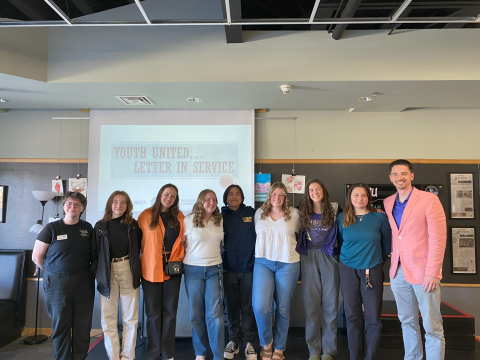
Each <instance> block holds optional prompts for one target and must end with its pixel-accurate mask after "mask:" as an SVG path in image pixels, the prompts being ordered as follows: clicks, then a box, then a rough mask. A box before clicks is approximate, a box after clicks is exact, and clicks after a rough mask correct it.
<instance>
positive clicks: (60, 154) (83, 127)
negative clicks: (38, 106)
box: [0, 110, 90, 159]
mask: <svg viewBox="0 0 480 360" xmlns="http://www.w3.org/2000/svg"><path fill="white" fill-rule="evenodd" d="M62 116H64V117H88V116H89V114H88V113H86V114H85V113H80V112H79V111H78V110H10V111H9V112H7V113H0V158H67V159H69V158H73V159H76V158H87V157H88V128H89V122H90V121H89V120H52V117H62ZM80 131H81V133H80ZM60 134H63V136H60Z"/></svg>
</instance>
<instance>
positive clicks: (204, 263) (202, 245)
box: [184, 189, 225, 360]
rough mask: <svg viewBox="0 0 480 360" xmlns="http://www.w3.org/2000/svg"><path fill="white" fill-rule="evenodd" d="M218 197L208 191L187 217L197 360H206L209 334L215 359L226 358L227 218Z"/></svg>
mask: <svg viewBox="0 0 480 360" xmlns="http://www.w3.org/2000/svg"><path fill="white" fill-rule="evenodd" d="M217 204H218V201H217V196H216V195H215V193H214V192H213V191H212V190H209V189H205V190H203V191H201V192H200V194H199V195H198V198H197V201H196V203H195V205H194V206H193V211H192V213H191V214H189V215H188V216H186V217H185V220H184V224H185V237H184V245H185V259H184V264H185V289H186V291H187V297H188V305H189V310H190V320H191V322H192V342H193V347H194V349H195V355H196V360H205V356H206V352H207V344H206V340H207V335H208V339H209V342H210V348H211V349H212V352H213V358H214V359H215V360H221V359H223V349H224V347H225V328H224V325H223V301H222V299H223V297H222V292H223V289H222V276H223V275H222V272H223V267H222V254H221V245H222V242H223V219H222V215H221V214H220V210H219V208H218V206H217Z"/></svg>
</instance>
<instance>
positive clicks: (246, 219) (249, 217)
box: [242, 216, 252, 222]
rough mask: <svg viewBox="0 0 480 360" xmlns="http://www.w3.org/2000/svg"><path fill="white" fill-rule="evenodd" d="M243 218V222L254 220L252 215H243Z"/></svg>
mask: <svg viewBox="0 0 480 360" xmlns="http://www.w3.org/2000/svg"><path fill="white" fill-rule="evenodd" d="M242 219H243V222H252V217H251V216H245V217H242Z"/></svg>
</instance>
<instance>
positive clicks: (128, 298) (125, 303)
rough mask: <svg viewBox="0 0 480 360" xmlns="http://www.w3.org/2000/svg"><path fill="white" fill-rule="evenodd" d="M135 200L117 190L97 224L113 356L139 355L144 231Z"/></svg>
mask: <svg viewBox="0 0 480 360" xmlns="http://www.w3.org/2000/svg"><path fill="white" fill-rule="evenodd" d="M132 210H133V203H132V200H130V196H128V194H127V193H126V192H125V191H120V190H116V191H114V192H113V193H112V194H111V195H110V197H109V198H108V200H107V204H106V205H105V215H104V216H103V219H102V220H100V221H98V222H97V223H96V224H95V230H94V234H95V235H94V244H95V250H96V252H97V256H98V266H97V283H98V285H97V289H98V292H99V294H100V295H99V296H100V308H101V322H102V329H103V333H104V335H105V349H106V351H107V354H108V357H109V358H110V359H112V360H120V359H135V346H136V343H137V325H138V307H139V304H140V275H141V264H140V242H141V240H142V231H141V230H140V228H139V227H138V224H137V222H136V221H135V219H134V218H133V216H132ZM120 303H121V304H122V306H121V308H122V320H123V333H122V348H120V339H119V336H118V327H117V319H118V308H119V304H120Z"/></svg>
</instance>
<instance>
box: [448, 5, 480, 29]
mask: <svg viewBox="0 0 480 360" xmlns="http://www.w3.org/2000/svg"><path fill="white" fill-rule="evenodd" d="M478 14H480V8H478V7H477V8H475V7H474V8H463V9H462V10H460V11H457V12H456V13H455V15H453V14H452V16H477V15H478ZM464 26H465V24H462V23H455V24H445V26H444V27H443V28H444V29H461V28H462V27H464Z"/></svg>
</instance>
